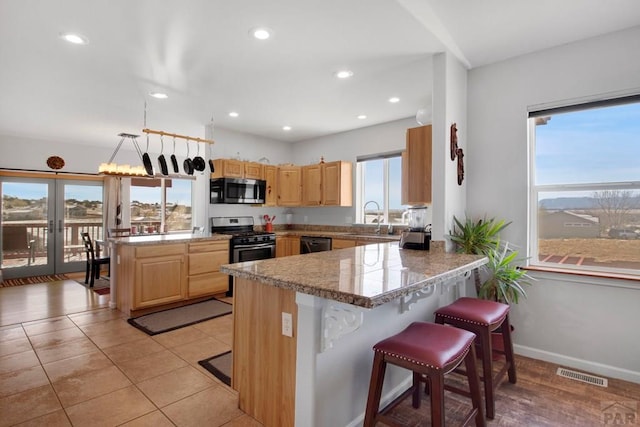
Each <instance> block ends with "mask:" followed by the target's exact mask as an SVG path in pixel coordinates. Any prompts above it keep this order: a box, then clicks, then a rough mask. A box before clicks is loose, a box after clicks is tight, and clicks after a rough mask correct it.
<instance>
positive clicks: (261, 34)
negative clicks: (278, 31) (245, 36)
mask: <svg viewBox="0 0 640 427" xmlns="http://www.w3.org/2000/svg"><path fill="white" fill-rule="evenodd" d="M249 34H251V35H252V36H253V37H255V38H257V39H258V40H266V39H268V38H269V37H271V30H270V29H268V28H254V29H252V30H251V31H249Z"/></svg>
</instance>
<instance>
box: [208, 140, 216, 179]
mask: <svg viewBox="0 0 640 427" xmlns="http://www.w3.org/2000/svg"><path fill="white" fill-rule="evenodd" d="M209 169H211V173H214V172H215V171H216V167H215V166H214V165H213V159H212V158H211V144H209Z"/></svg>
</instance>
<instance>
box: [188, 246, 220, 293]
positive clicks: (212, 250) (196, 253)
mask: <svg viewBox="0 0 640 427" xmlns="http://www.w3.org/2000/svg"><path fill="white" fill-rule="evenodd" d="M188 247H189V254H188V271H187V273H188V278H187V280H188V284H187V296H188V297H189V298H193V297H199V296H203V295H213V294H219V293H223V292H227V291H228V290H229V276H228V275H226V274H224V273H220V266H221V265H223V264H228V263H229V242H228V241H226V240H224V241H213V242H196V243H189V244H188Z"/></svg>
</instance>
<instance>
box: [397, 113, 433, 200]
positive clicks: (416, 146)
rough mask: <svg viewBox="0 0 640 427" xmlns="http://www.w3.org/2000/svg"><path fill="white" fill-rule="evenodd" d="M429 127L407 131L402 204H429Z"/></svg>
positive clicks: (430, 142)
mask: <svg viewBox="0 0 640 427" xmlns="http://www.w3.org/2000/svg"><path fill="white" fill-rule="evenodd" d="M431 146H432V140H431V125H428V126H420V127H417V128H411V129H407V149H406V151H404V152H403V153H402V204H403V205H412V206H414V205H424V204H430V203H431V160H432V152H431Z"/></svg>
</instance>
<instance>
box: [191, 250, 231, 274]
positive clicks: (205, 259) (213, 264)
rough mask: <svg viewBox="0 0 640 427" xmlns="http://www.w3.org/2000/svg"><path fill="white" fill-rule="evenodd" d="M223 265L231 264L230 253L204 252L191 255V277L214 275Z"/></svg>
mask: <svg viewBox="0 0 640 427" xmlns="http://www.w3.org/2000/svg"><path fill="white" fill-rule="evenodd" d="M222 264H229V252H227V251H216V252H203V253H197V254H189V270H188V271H189V273H188V274H189V276H191V275H194V274H202V273H212V272H215V271H218V270H220V266H221V265H222Z"/></svg>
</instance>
